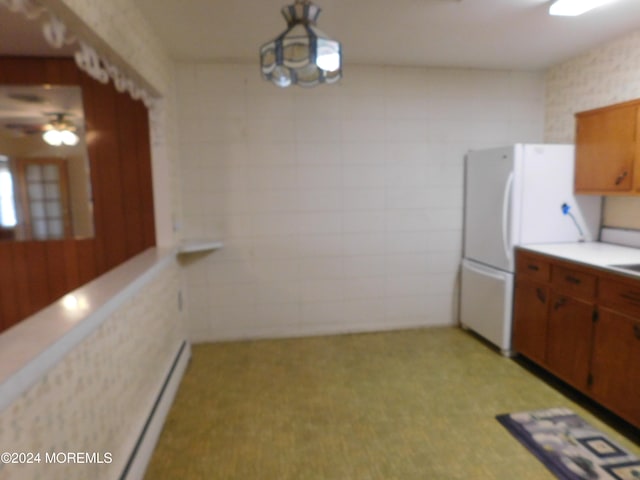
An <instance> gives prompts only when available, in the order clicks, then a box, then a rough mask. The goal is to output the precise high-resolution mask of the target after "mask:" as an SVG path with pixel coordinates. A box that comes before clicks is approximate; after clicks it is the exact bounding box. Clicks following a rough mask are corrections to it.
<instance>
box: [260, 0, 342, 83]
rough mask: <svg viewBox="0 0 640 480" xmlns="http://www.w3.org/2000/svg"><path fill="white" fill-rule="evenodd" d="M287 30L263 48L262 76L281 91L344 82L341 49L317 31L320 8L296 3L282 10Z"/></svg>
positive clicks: (303, 0)
mask: <svg viewBox="0 0 640 480" xmlns="http://www.w3.org/2000/svg"><path fill="white" fill-rule="evenodd" d="M282 15H283V16H284V18H285V20H286V21H287V29H286V30H285V31H284V32H283V33H281V34H280V35H279V36H278V37H276V38H275V39H273V40H272V41H270V42H268V43H265V44H264V45H262V47H260V68H261V70H262V76H263V78H265V79H266V80H269V81H271V82H273V83H274V84H275V85H277V86H279V87H283V88H284V87H288V86H290V85H294V84H295V85H300V86H302V87H313V86H314V85H318V84H320V83H334V82H336V81H338V80H339V79H340V78H342V46H341V45H340V42H337V41H336V40H332V39H331V38H329V37H328V36H327V35H326V34H325V33H323V32H322V31H321V30H319V29H318V28H317V27H316V21H317V19H318V16H319V15H320V8H319V7H318V6H317V5H314V4H313V3H311V2H310V1H309V0H296V1H295V3H294V4H293V5H289V6H286V7H283V8H282Z"/></svg>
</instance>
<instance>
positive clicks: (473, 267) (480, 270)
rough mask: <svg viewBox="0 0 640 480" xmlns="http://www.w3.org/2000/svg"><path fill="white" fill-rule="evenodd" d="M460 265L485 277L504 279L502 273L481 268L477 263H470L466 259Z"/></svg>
mask: <svg viewBox="0 0 640 480" xmlns="http://www.w3.org/2000/svg"><path fill="white" fill-rule="evenodd" d="M462 266H463V268H466V269H467V270H470V271H472V272H474V273H477V274H478V275H484V276H487V277H491V278H495V279H496V280H501V281H504V275H503V274H500V273H496V272H495V271H494V270H493V269H488V268H482V267H480V266H478V265H477V264H474V263H471V262H469V261H466V260H465V261H464V262H463V263H462Z"/></svg>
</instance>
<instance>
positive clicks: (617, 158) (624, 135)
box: [575, 100, 640, 195]
mask: <svg viewBox="0 0 640 480" xmlns="http://www.w3.org/2000/svg"><path fill="white" fill-rule="evenodd" d="M639 115H640V100H634V101H632V102H625V103H620V104H616V105H611V106H608V107H603V108H598V109H595V110H589V111H586V112H580V113H577V114H576V169H575V190H576V193H582V194H597V195H616V194H617V195H639V194H640V142H639V141H638V140H639V136H638V130H639V129H640V121H639V120H638V116H639Z"/></svg>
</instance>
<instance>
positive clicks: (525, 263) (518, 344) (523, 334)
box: [513, 254, 550, 363]
mask: <svg viewBox="0 0 640 480" xmlns="http://www.w3.org/2000/svg"><path fill="white" fill-rule="evenodd" d="M549 268H550V266H549V262H546V261H544V260H543V259H542V258H540V257H537V256H529V255H525V254H519V255H518V257H517V263H516V271H517V272H519V274H518V277H517V279H516V288H515V302H514V315H513V318H514V322H513V332H514V333H513V348H514V350H515V351H517V352H520V353H522V354H523V355H525V356H527V357H528V358H530V359H532V360H535V361H536V362H538V363H544V362H545V361H546V351H547V320H546V319H547V311H548V305H549V287H548V286H547V285H546V284H545V282H547V281H548V280H549Z"/></svg>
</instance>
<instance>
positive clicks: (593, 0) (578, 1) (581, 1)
mask: <svg viewBox="0 0 640 480" xmlns="http://www.w3.org/2000/svg"><path fill="white" fill-rule="evenodd" d="M612 1H613V0H556V1H555V2H553V4H552V5H551V6H550V7H549V15H559V16H565V17H575V16H578V15H582V14H583V13H586V12H588V11H589V10H593V9H594V8H596V7H600V6H602V5H605V4H607V3H611V2H612Z"/></svg>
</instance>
